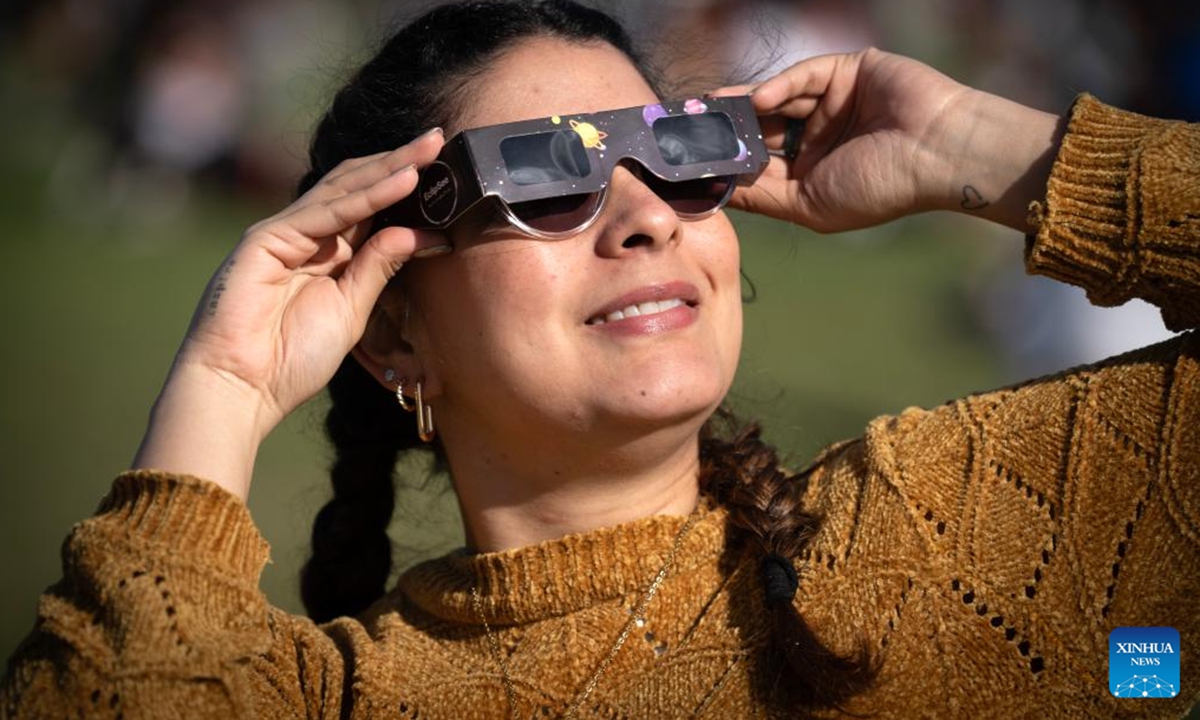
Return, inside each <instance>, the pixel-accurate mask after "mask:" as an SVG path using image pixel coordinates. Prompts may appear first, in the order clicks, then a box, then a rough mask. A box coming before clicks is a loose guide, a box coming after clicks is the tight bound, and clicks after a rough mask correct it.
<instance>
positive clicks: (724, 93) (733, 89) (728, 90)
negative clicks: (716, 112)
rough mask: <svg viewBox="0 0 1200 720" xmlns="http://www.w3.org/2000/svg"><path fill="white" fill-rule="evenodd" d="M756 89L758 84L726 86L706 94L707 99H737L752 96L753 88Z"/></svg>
mask: <svg viewBox="0 0 1200 720" xmlns="http://www.w3.org/2000/svg"><path fill="white" fill-rule="evenodd" d="M756 87H758V83H745V84H742V85H727V86H725V87H722V88H717V89H716V90H713V91H712V92H710V93H708V96H709V97H737V96H738V95H752V94H754V88H756Z"/></svg>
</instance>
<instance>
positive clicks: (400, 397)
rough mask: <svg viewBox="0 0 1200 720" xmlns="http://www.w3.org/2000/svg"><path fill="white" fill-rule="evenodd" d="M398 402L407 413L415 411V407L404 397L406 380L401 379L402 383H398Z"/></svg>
mask: <svg viewBox="0 0 1200 720" xmlns="http://www.w3.org/2000/svg"><path fill="white" fill-rule="evenodd" d="M396 402H398V403H400V407H401V408H403V409H404V411H405V412H412V411H413V406H412V405H411V404H410V403H409V402H408V398H406V397H404V378H400V382H398V383H396Z"/></svg>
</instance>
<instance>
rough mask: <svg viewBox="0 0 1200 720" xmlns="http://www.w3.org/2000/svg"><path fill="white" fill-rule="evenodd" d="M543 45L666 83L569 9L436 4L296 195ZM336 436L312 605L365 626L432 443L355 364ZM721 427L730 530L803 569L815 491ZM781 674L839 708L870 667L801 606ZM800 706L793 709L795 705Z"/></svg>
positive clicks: (785, 621) (387, 51)
mask: <svg viewBox="0 0 1200 720" xmlns="http://www.w3.org/2000/svg"><path fill="white" fill-rule="evenodd" d="M538 36H549V37H559V38H564V39H568V40H574V41H578V42H604V43H608V44H609V45H611V46H613V47H615V48H617V49H618V50H620V51H621V52H622V53H624V54H625V55H626V56H627V57H628V58H629V59H630V60H631V61H632V62H633V63H634V65H635V66H637V67H638V68H639V70H641V71H642V73H643V75H644V76H646V77H647V80H648V82H650V84H651V85H652V86H657V85H659V83H657V82H656V79H655V77H654V75H653V73H651V72H650V71H649V69H648V68H647V65H646V63H645V62H644V61H643V59H642V58H641V56H640V55H639V54H638V53H637V51H636V50H635V49H634V47H633V43H632V41H631V40H630V38H629V36H628V35H627V34H626V32H625V31H624V29H623V28H622V27H621V26H620V25H619V24H618V23H617V22H616V21H615V20H613V19H612V18H611V17H609V16H607V15H605V14H604V13H601V12H599V11H597V10H593V9H589V8H586V7H583V6H580V5H578V4H576V3H574V2H569V1H568V0H544V1H542V2H536V3H517V2H505V1H479V2H462V3H457V4H451V5H443V6H440V7H437V8H435V9H433V10H431V11H429V12H427V13H426V14H424V15H422V16H421V17H419V18H417V19H416V20H415V21H413V22H412V23H410V24H409V25H408V26H406V27H405V28H403V29H401V30H400V31H399V32H398V33H396V34H395V35H394V36H393V37H392V38H391V39H390V40H388V41H387V42H386V44H385V45H384V46H383V48H382V49H381V50H380V51H379V53H378V54H377V55H376V56H375V57H374V58H373V59H372V60H370V61H369V62H368V63H367V64H366V65H365V66H364V67H363V68H362V69H361V70H359V72H358V73H357V74H356V75H355V76H354V77H353V78H352V79H351V81H350V82H349V83H348V84H347V85H346V86H345V87H344V88H343V89H342V90H341V91H340V92H338V93H337V95H336V97H335V98H334V101H333V104H332V107H331V108H330V109H329V111H328V112H327V113H326V114H325V116H324V117H323V118H322V120H321V122H320V124H319V126H318V127H317V130H316V134H315V136H314V138H313V141H312V146H311V149H310V154H309V155H310V157H309V160H310V165H311V169H310V170H309V171H308V173H307V174H306V175H305V176H304V178H303V179H302V180H301V182H300V184H299V188H298V189H299V192H300V193H303V192H305V191H307V190H308V189H309V188H311V187H312V186H313V185H314V184H315V183H316V182H317V181H318V180H319V179H320V177H321V176H322V175H324V174H325V173H327V172H328V171H330V170H332V169H333V168H334V167H335V166H336V165H337V164H338V163H339V162H341V161H343V160H345V159H347V158H353V157H360V156H363V155H369V154H372V153H376V152H380V151H383V150H387V149H391V148H394V147H397V146H399V145H402V144H404V143H406V142H408V141H410V140H412V139H413V138H415V137H416V136H417V135H418V134H420V133H421V132H423V131H424V130H426V129H427V128H429V127H433V126H436V125H440V126H447V125H450V124H452V121H453V120H454V117H455V113H456V111H457V109H458V108H459V107H461V102H462V101H464V99H465V98H463V97H461V96H462V95H463V93H464V91H463V88H464V87H465V86H467V85H468V82H467V81H469V80H470V79H472V78H474V77H477V76H478V75H479V74H481V73H482V72H483V71H484V70H485V69H486V68H487V65H488V62H489V61H490V60H492V59H494V58H495V56H496V55H497V54H498V53H499V52H501V51H503V50H505V49H507V48H508V47H510V46H512V45H513V44H515V43H516V42H518V41H520V40H523V39H527V38H531V37H538ZM329 395H330V398H331V400H332V406H331V407H330V410H329V414H328V416H327V419H326V431H327V433H328V435H329V437H330V439H331V441H332V442H333V445H334V449H335V452H336V457H335V460H334V463H333V467H332V471H331V475H332V480H333V490H334V495H333V498H332V499H331V500H330V501H329V502H328V503H327V504H326V505H325V506H324V507H323V508H322V509H321V511H320V512H319V513H318V514H317V518H316V521H315V523H314V526H313V535H312V557H311V558H310V559H309V561H308V563H307V564H306V565H305V567H304V570H303V575H302V579H301V595H302V598H303V600H304V605H305V607H306V608H307V609H308V613H309V615H310V616H311V617H312V618H313V619H314V620H317V621H319V622H322V621H327V620H330V619H332V618H334V617H338V616H341V615H355V614H358V613H360V612H362V611H363V610H365V609H366V608H367V606H368V605H370V604H371V603H372V602H373V601H375V600H377V599H378V598H380V597H381V596H382V595H383V594H384V592H385V585H386V583H387V580H388V577H389V575H390V572H391V568H392V560H391V541H390V539H389V536H388V533H387V529H388V524H389V521H390V519H391V515H392V510H393V506H394V503H395V500H394V486H393V476H394V472H395V464H396V461H397V459H398V458H399V456H400V455H401V453H406V452H409V451H412V450H417V449H422V448H427V449H434V451H435V453H436V452H438V450H437V446H436V445H426V444H424V443H422V442H421V441H420V440H419V439H418V437H417V434H416V429H415V423H414V422H412V420H411V418H410V417H409V416H407V415H405V414H403V413H402V412H401V410H400V408H399V406H398V405H397V403H396V402H395V398H393V397H391V396H390V395H389V394H388V393H386V392H383V391H382V390H381V388H380V387H379V386H378V384H377V383H376V382H375V380H374V379H373V378H371V376H370V375H369V374H368V373H367V372H366V371H365V370H364V369H363V368H362V367H361V366H359V364H358V363H357V362H356V361H355V360H354V359H353V358H351V357H347V358H346V359H345V360H344V361H343V363H342V365H341V367H340V368H339V369H338V371H337V373H336V374H335V375H334V377H333V379H332V380H331V381H330V383H329ZM711 426H712V423H711V422H710V423H709V425H708V426H706V428H705V431H704V436H703V442H702V445H701V460H702V466H703V471H702V483H703V484H702V488H703V489H704V491H705V492H707V493H709V494H711V495H713V496H714V497H717V498H718V499H720V500H721V501H722V502H724V503H725V504H727V505H728V506H729V508H730V511H731V512H730V517H731V522H732V523H733V524H734V525H735V526H736V527H738V528H740V529H741V530H742V531H743V532H745V533H747V534H749V535H750V536H753V537H755V538H757V539H758V541H759V542H760V544H761V546H762V548H763V552H764V557H765V556H767V555H768V554H771V553H774V554H778V555H782V556H783V557H786V558H798V557H799V556H800V553H801V550H802V549H803V548H804V545H805V544H806V542H807V540H808V538H809V537H811V536H812V534H813V533H814V532H815V530H816V527H817V526H818V524H819V521H818V519H817V518H814V517H812V516H810V515H807V514H803V513H801V512H800V511H799V502H800V497H801V495H802V494H803V491H804V487H805V482H804V481H803V480H802V479H797V478H796V477H795V476H792V475H788V474H786V473H783V472H781V471H780V470H779V469H778V468H779V465H780V463H779V459H778V457H777V455H776V453H775V451H774V449H772V448H771V447H770V446H769V445H767V444H766V443H764V442H763V441H762V440H761V438H760V437H759V435H758V432H757V430H756V429H751V430H749V431H742V432H739V433H735V434H733V435H732V436H730V439H721V438H719V437H718V435H717V433H716V432H714V430H713V428H712V427H711ZM771 613H772V617H773V620H774V622H776V623H777V625H776V628H777V629H778V630H779V632H775V633H772V637H773V638H774V640H775V644H776V646H777V649H776V651H775V657H776V660H778V662H777V663H775V664H774V667H776V668H779V669H781V670H782V671H783V672H784V674H785V675H786V676H787V677H786V678H785V680H786V681H781V682H779V683H776V684H775V687H773V688H771V690H772V692H774V693H778V692H780V691H783V690H787V693H786V697H781V696H779V695H777V694H776V695H775V697H777V698H779V699H781V700H786V701H788V702H790V703H793V704H794V703H803V704H805V705H811V706H818V705H831V704H840V702H841V701H843V700H844V699H846V698H848V697H849V696H850V695H852V694H854V693H856V692H858V691H860V690H861V689H863V688H865V687H866V684H867V683H868V682H869V677H870V675H871V672H870V671H869V669H868V667H867V664H866V658H865V656H864V657H863V658H860V659H856V660H846V659H842V658H839V657H836V656H834V655H833V654H832V653H830V652H829V651H828V650H826V649H824V648H822V647H821V646H820V644H819V643H817V642H816V640H815V638H814V637H813V635H812V633H811V632H809V631H808V629H807V627H806V626H805V624H804V622H803V620H802V619H801V618H800V616H799V614H798V613H797V612H796V611H795V610H794V609H793V605H792V603H790V602H787V603H774V604H772V609H771ZM793 706H794V705H793Z"/></svg>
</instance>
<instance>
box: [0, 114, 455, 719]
mask: <svg viewBox="0 0 1200 720" xmlns="http://www.w3.org/2000/svg"><path fill="white" fill-rule="evenodd" d="M441 144H442V140H441V134H440V132H434V133H429V134H426V135H424V136H422V137H421V138H418V139H417V140H415V141H414V142H413V143H411V144H409V145H407V146H404V147H402V148H399V149H397V150H395V151H392V152H388V153H381V154H379V155H375V156H371V157H366V158H359V159H356V160H348V161H346V162H344V163H342V164H341V165H339V166H338V167H337V168H335V169H334V170H332V171H331V172H330V173H328V174H327V175H326V176H325V177H324V178H323V179H321V180H320V181H319V182H318V183H317V184H316V185H315V186H314V187H313V188H312V189H311V190H310V191H309V192H308V193H306V194H305V195H304V196H303V197H301V198H300V199H299V200H297V201H296V202H295V203H293V204H292V205H291V206H290V207H288V208H287V209H286V210H284V211H283V212H281V213H279V214H278V215H275V216H274V217H271V218H269V219H267V220H265V221H263V222H261V223H258V224H257V225H255V226H253V227H252V228H250V230H248V231H247V232H246V234H245V235H244V236H243V238H242V241H241V242H240V243H239V244H238V246H237V247H236V248H235V249H234V250H233V252H232V253H230V255H229V257H228V258H227V259H226V260H225V262H224V263H223V264H222V266H221V268H220V269H219V270H218V271H217V273H216V275H214V277H213V279H212V280H211V282H210V283H209V285H208V288H207V290H206V292H205V295H204V297H203V299H202V300H201V302H200V305H199V307H198V308H197V309H196V312H195V315H194V317H193V319H192V323H191V327H190V329H189V331H188V333H187V336H186V339H185V341H184V343H183V346H182V347H181V349H180V351H179V353H178V355H177V356H176V359H175V363H174V365H173V367H172V369H171V372H170V374H169V376H168V379H167V381H166V384H165V386H164V388H163V391H162V394H161V395H160V397H159V399H158V401H157V402H156V404H155V407H154V410H153V412H152V415H151V420H150V425H149V428H148V430H147V432H146V437H145V439H144V441H143V443H142V446H141V448H140V450H139V451H138V454H137V458H136V460H135V462H134V467H135V471H132V472H130V473H127V474H125V475H123V476H122V477H120V478H118V479H117V481H116V482H115V483H114V485H113V488H112V491H111V492H110V493H109V495H108V496H107V497H106V498H105V499H104V500H103V502H102V503H101V506H100V508H99V510H98V512H97V514H96V516H95V517H93V518H91V519H89V520H87V521H85V522H83V523H81V524H80V525H79V526H77V527H76V528H75V529H74V531H73V532H72V533H71V535H70V537H69V538H68V540H67V543H66V544H65V546H64V549H63V579H62V580H61V581H60V582H59V583H58V584H57V585H55V586H54V587H52V588H51V589H50V590H49V591H47V592H46V593H45V594H44V595H43V596H42V598H41V601H40V604H39V608H38V623H37V627H36V628H35V630H34V632H33V633H32V634H31V635H30V636H29V638H27V640H26V641H25V643H24V644H23V645H22V647H21V648H20V649H19V650H18V652H17V654H16V655H15V656H14V658H13V659H12V660H11V661H10V663H9V667H8V672H7V675H6V678H5V681H4V684H3V687H2V688H0V715H2V716H3V717H6V718H7V717H10V716H11V717H30V718H33V717H56V718H58V717H125V718H134V717H160V716H161V717H303V716H306V715H320V714H324V713H332V714H333V716H336V715H337V713H338V708H339V704H340V702H341V699H342V695H343V687H342V678H343V677H344V668H345V665H346V663H347V662H348V659H347V658H346V657H344V656H343V652H342V650H341V649H340V648H339V646H338V645H337V644H336V643H335V641H334V640H332V639H331V638H330V636H329V635H328V634H326V632H325V631H324V630H323V629H318V628H317V627H316V626H315V625H313V623H311V622H309V621H308V620H306V619H304V618H296V617H292V616H289V615H287V614H285V613H283V612H281V611H279V610H276V609H274V608H271V607H270V606H269V605H268V604H267V602H266V599H265V597H264V596H263V594H262V593H261V591H260V590H259V589H258V579H259V574H260V572H261V570H262V567H263V565H264V563H265V562H266V560H267V546H266V543H265V542H264V541H263V540H262V538H261V537H260V536H259V534H258V530H257V529H256V528H255V526H254V524H253V522H252V521H251V519H250V516H249V512H248V510H247V508H246V506H245V504H244V500H245V499H246V496H247V494H248V492H249V489H250V477H251V473H252V470H253V466H254V457H255V455H256V453H257V449H258V445H259V443H260V442H261V441H262V439H263V438H264V437H266V435H267V434H268V433H269V432H270V431H271V429H272V428H274V427H275V425H276V424H277V423H278V422H279V421H280V420H282V419H283V417H284V416H285V415H286V414H287V413H288V412H290V411H291V410H292V409H294V408H295V407H296V406H298V405H299V404H300V403H302V402H303V401H304V400H306V399H307V398H309V397H311V396H312V395H314V394H316V393H317V392H318V391H320V390H321V388H323V387H324V386H325V384H326V383H327V382H328V381H329V379H330V377H331V376H332V375H333V373H334V371H335V370H336V369H337V367H338V365H339V364H340V363H341V362H342V360H343V359H344V358H345V357H346V355H347V353H349V352H350V351H351V350H352V348H353V347H354V346H355V345H356V343H358V342H359V339H360V337H361V336H362V334H363V331H364V328H365V326H366V324H367V320H368V316H369V315H370V313H371V311H372V307H373V306H374V304H375V302H376V299H377V298H378V296H379V295H380V293H381V292H382V290H383V289H384V286H385V285H386V284H387V282H388V280H390V279H391V278H392V277H393V276H394V275H395V273H396V272H397V270H398V269H399V268H400V266H401V265H402V264H403V263H405V262H407V261H409V260H410V259H411V258H413V257H419V256H421V255H422V254H423V253H426V252H430V251H435V250H436V249H437V247H438V246H439V245H440V244H442V243H443V242H444V240H443V239H442V238H441V237H440V236H439V235H436V234H426V233H417V232H413V231H411V230H408V229H405V228H399V227H389V228H386V229H384V230H381V231H379V232H377V233H374V234H372V233H371V218H372V216H373V215H374V213H376V212H377V211H378V210H380V209H382V208H384V207H387V206H389V205H391V204H392V203H394V202H396V201H397V200H399V199H400V198H402V197H404V196H405V195H406V194H407V193H409V192H411V191H412V189H413V187H414V186H415V184H416V179H417V178H416V175H417V174H416V172H415V165H416V164H424V163H428V162H429V161H431V160H432V159H433V158H434V157H435V156H436V154H437V152H438V150H439V149H440V147H441ZM200 478H203V479H200ZM347 622H349V621H347Z"/></svg>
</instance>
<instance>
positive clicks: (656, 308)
mask: <svg viewBox="0 0 1200 720" xmlns="http://www.w3.org/2000/svg"><path fill="white" fill-rule="evenodd" d="M683 305H687V306H689V307H695V303H690V302H687V301H685V300H683V299H681V298H667V299H665V300H650V301H647V302H643V303H637V304H636V305H629V306H627V307H623V308H621V309H620V310H614V311H613V312H610V313H608V314H607V315H596V316H595V317H591V318H588V321H587V324H588V325H603V324H605V323H610V322H617V321H618V320H624V319H625V318H631V317H640V316H642V315H654V314H657V313H662V312H666V311H668V310H674V309H675V308H677V307H680V306H683Z"/></svg>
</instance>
